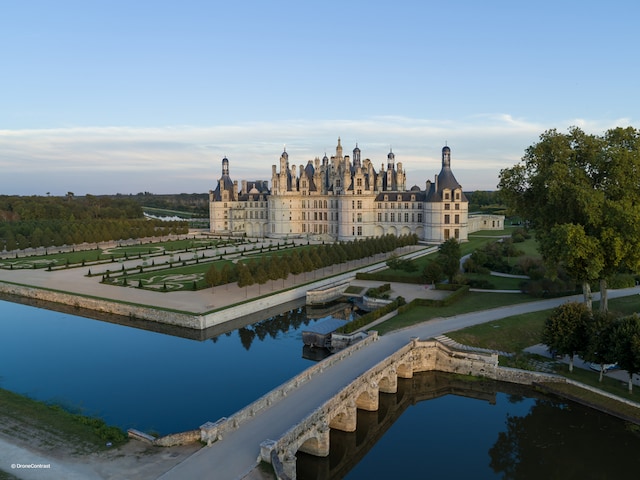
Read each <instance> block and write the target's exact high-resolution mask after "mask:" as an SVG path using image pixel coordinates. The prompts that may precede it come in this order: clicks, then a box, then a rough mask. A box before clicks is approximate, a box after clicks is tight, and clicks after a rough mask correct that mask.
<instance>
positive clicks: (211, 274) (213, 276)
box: [204, 264, 221, 289]
mask: <svg viewBox="0 0 640 480" xmlns="http://www.w3.org/2000/svg"><path fill="white" fill-rule="evenodd" d="M220 279H221V275H220V271H219V270H218V269H217V268H216V265H215V264H212V265H211V266H210V267H209V269H208V270H207V272H206V273H205V274H204V281H205V282H207V285H209V286H210V287H211V288H212V289H213V287H215V286H216V285H218V284H220Z"/></svg>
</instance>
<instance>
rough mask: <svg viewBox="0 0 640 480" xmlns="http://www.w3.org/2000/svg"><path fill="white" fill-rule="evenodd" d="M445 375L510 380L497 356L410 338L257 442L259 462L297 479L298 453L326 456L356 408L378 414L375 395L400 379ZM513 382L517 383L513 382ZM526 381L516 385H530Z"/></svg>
mask: <svg viewBox="0 0 640 480" xmlns="http://www.w3.org/2000/svg"><path fill="white" fill-rule="evenodd" d="M434 370H435V371H443V372H449V373H458V374H464V375H474V376H481V377H488V378H494V379H500V380H508V379H509V378H506V377H508V374H506V373H505V372H504V371H503V369H501V368H500V367H498V355H497V354H484V353H473V352H458V351H454V350H451V349H450V348H448V347H447V346H445V345H443V344H441V343H440V342H438V341H419V340H418V339H413V340H412V341H411V342H410V343H409V344H408V345H406V346H405V347H403V348H401V349H400V350H398V351H397V352H396V353H395V354H393V355H391V356H390V357H388V358H386V359H385V360H383V361H382V362H380V363H378V364H377V365H376V366H374V367H372V368H371V369H369V370H368V371H367V372H365V373H364V374H363V375H361V376H360V377H358V378H357V379H356V380H354V381H353V382H352V383H351V384H350V385H348V386H347V387H345V388H344V389H342V390H341V391H340V392H338V393H337V394H336V395H335V396H334V397H333V398H331V399H330V400H328V401H327V402H325V403H324V404H323V405H321V406H320V407H319V408H318V409H316V410H315V411H314V412H312V413H311V414H310V415H309V416H308V417H307V418H306V419H305V420H304V421H302V422H300V423H299V424H297V425H295V426H293V427H292V428H291V429H290V430H289V431H287V432H286V433H285V434H284V435H283V436H282V437H281V438H279V439H277V440H266V441H264V442H263V443H262V444H261V452H260V456H261V459H262V460H264V461H266V462H269V463H272V464H273V466H274V469H275V470H276V473H278V476H279V478H290V479H295V478H296V453H297V452H298V451H301V452H305V453H308V454H311V455H316V456H319V457H326V456H327V455H329V447H330V445H329V432H330V429H332V428H333V429H337V430H342V431H345V432H353V431H355V430H356V428H357V410H358V409H361V410H366V411H376V410H378V405H379V393H381V392H382V393H396V392H397V389H398V378H412V377H413V374H414V373H415V372H424V371H434ZM515 380H517V379H515ZM530 382H531V381H530V379H526V380H525V381H523V382H517V383H530Z"/></svg>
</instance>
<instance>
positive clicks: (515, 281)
mask: <svg viewBox="0 0 640 480" xmlns="http://www.w3.org/2000/svg"><path fill="white" fill-rule="evenodd" d="M465 277H467V278H468V279H469V280H484V281H487V282H490V283H491V285H493V287H492V288H494V289H495V290H518V291H520V284H521V283H522V282H523V279H522V278H508V277H499V276H497V275H489V274H481V273H465Z"/></svg>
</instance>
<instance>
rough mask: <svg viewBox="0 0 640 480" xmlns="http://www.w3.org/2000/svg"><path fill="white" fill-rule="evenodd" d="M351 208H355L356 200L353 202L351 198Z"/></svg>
mask: <svg viewBox="0 0 640 480" xmlns="http://www.w3.org/2000/svg"><path fill="white" fill-rule="evenodd" d="M351 208H352V209H354V208H356V202H355V200H351Z"/></svg>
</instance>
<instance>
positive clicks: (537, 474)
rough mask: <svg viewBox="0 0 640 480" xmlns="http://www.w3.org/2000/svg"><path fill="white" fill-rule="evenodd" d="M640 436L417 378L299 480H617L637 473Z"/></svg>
mask: <svg viewBox="0 0 640 480" xmlns="http://www.w3.org/2000/svg"><path fill="white" fill-rule="evenodd" d="M639 431H640V430H638V427H635V428H634V427H630V426H629V425H628V424H626V423H625V422H623V421H621V420H618V419H615V418H613V417H611V416H609V415H606V414H603V413H600V412H597V411H595V410H591V409H589V408H586V407H583V406H581V405H578V404H575V403H572V402H567V401H564V400H561V399H558V398H556V397H553V396H546V395H543V394H540V393H537V392H535V391H534V390H532V389H529V388H526V387H522V386H517V385H511V384H504V383H499V382H491V381H479V380H474V381H471V382H468V381H466V380H463V379H461V378H460V377H456V376H454V375H448V374H441V373H434V372H428V373H420V374H417V375H416V376H415V377H414V378H413V379H410V380H404V379H399V383H398V393H397V394H395V395H390V394H382V395H381V396H380V409H379V410H378V411H377V412H363V411H358V427H357V431H356V432H353V433H345V432H337V431H334V430H332V431H331V440H330V445H331V453H330V455H329V457H327V458H322V459H320V458H317V457H312V456H309V455H305V454H302V453H298V455H297V458H298V462H297V473H298V479H299V480H309V479H313V480H329V479H331V480H335V479H340V478H346V479H348V480H359V479H367V480H370V479H373V478H434V479H440V478H451V479H459V478H474V479H500V478H507V479H531V480H537V479H540V478H548V479H555V478H558V479H581V480H584V479H619V478H625V477H629V476H630V475H633V477H635V476H637V472H638V469H639V468H640V457H638V455H637V452H638V449H639V448H640V434H639Z"/></svg>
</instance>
